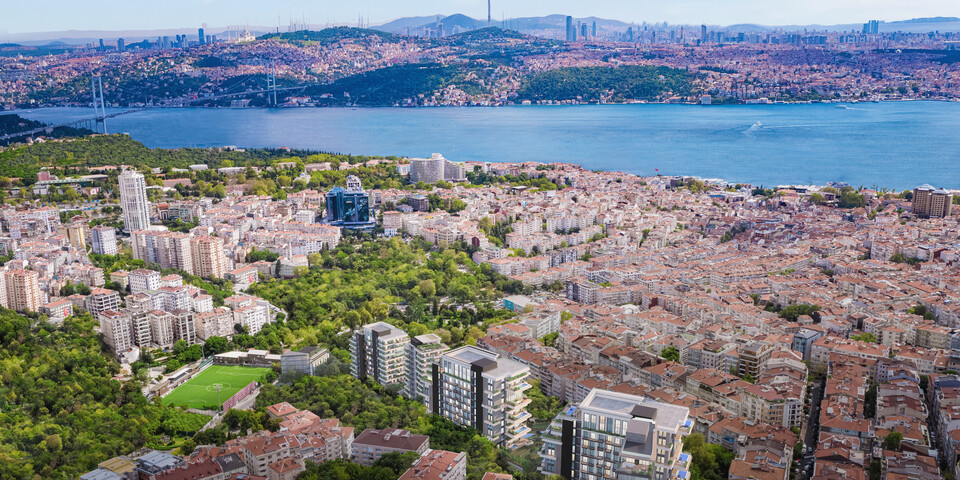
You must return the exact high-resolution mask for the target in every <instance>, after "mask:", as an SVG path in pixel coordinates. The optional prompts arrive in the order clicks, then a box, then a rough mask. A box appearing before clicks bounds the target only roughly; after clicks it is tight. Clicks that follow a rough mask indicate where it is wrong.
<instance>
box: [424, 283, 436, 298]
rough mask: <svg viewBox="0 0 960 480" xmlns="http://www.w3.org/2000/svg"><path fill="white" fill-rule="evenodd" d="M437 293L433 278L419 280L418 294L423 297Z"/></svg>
mask: <svg viewBox="0 0 960 480" xmlns="http://www.w3.org/2000/svg"><path fill="white" fill-rule="evenodd" d="M436 294H437V287H436V285H434V283H433V280H424V281H422V282H420V296H421V297H423V298H431V297H433V296H435V295H436Z"/></svg>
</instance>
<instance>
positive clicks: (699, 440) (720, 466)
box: [683, 433, 734, 480]
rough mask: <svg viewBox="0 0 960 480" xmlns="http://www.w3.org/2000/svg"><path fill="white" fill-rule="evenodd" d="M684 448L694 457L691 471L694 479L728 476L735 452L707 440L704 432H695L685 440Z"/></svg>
mask: <svg viewBox="0 0 960 480" xmlns="http://www.w3.org/2000/svg"><path fill="white" fill-rule="evenodd" d="M683 450H684V451H686V452H689V453H690V455H691V456H692V457H693V462H692V464H691V468H690V470H691V473H692V479H693V480H723V479H726V478H727V475H728V473H729V471H730V464H731V463H732V462H733V457H734V455H733V452H731V451H729V450H727V449H725V448H723V447H721V446H720V445H713V444H710V443H707V442H706V439H704V437H703V434H701V433H694V434H692V435H690V436H689V437H687V438H686V440H684V442H683Z"/></svg>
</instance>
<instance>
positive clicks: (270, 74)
mask: <svg viewBox="0 0 960 480" xmlns="http://www.w3.org/2000/svg"><path fill="white" fill-rule="evenodd" d="M271 95H272V97H271ZM271 102H272V103H273V106H274V107H276V106H278V103H277V66H276V65H275V64H274V63H273V62H270V64H269V65H267V103H271Z"/></svg>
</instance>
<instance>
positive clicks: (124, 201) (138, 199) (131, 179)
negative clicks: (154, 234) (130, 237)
mask: <svg viewBox="0 0 960 480" xmlns="http://www.w3.org/2000/svg"><path fill="white" fill-rule="evenodd" d="M118 181H119V184H120V208H121V209H122V210H123V231H124V232H135V231H137V230H146V229H147V228H150V213H149V211H150V201H149V200H147V184H146V182H145V181H144V179H143V175H142V174H140V173H139V172H137V171H136V170H124V171H123V173H121V174H120V177H119V179H118Z"/></svg>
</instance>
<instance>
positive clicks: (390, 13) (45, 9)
mask: <svg viewBox="0 0 960 480" xmlns="http://www.w3.org/2000/svg"><path fill="white" fill-rule="evenodd" d="M6 3H7V4H6V5H4V7H3V10H4V15H2V16H0V35H10V34H17V33H32V32H56V31H66V30H158V29H168V28H197V27H199V26H201V25H202V24H204V23H206V24H209V25H210V26H211V27H223V26H228V25H256V26H277V24H278V23H279V25H280V28H281V30H283V29H284V28H285V27H286V26H287V25H288V24H289V22H290V20H291V19H293V20H295V21H298V22H299V21H301V20H302V19H306V21H307V23H309V24H312V25H323V24H326V23H331V24H348V25H355V24H356V23H357V19H358V17H359V16H361V15H362V16H363V17H364V19H367V18H369V20H370V24H371V25H378V24H382V23H385V22H388V21H391V20H394V19H397V18H400V17H408V16H426V15H435V14H441V15H451V14H454V13H463V14H465V15H469V16H471V17H474V18H478V19H481V18H482V19H485V18H486V15H487V2H486V0H443V1H441V0H408V1H404V2H397V1H395V0H392V1H388V0H355V1H351V2H333V1H329V0H320V1H317V0H313V1H309V0H278V1H272V2H264V1H262V0H165V1H149V2H147V1H142V0H98V1H95V2H77V1H75V0H46V1H42V0H41V1H39V2H16V1H13V0H8V1H7V2H6ZM492 10H493V17H494V19H497V20H499V19H500V18H501V16H505V17H507V18H511V17H529V16H543V15H549V14H564V15H573V16H575V17H588V16H596V17H603V18H609V19H613V20H621V21H624V22H635V23H640V22H651V23H652V22H664V21H666V22H669V23H674V24H678V23H679V24H701V23H705V24H711V25H731V24H739V23H755V24H763V25H808V24H820V25H834V24H850V23H863V22H866V21H867V20H870V19H878V20H885V21H895V20H906V19H910V18H917V17H934V16H947V17H949V16H960V2H957V1H955V0H911V1H909V2H905V1H903V0H804V1H795V2H770V1H768V0H726V1H717V0H671V1H669V2H659V1H650V0H646V1H643V0H641V1H625V0H616V1H611V0H597V1H594V2H584V1H582V0H580V1H572V0H549V1H547V0H511V1H507V0H494V1H493V9H492ZM278 16H279V22H278ZM0 40H2V38H0Z"/></svg>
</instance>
